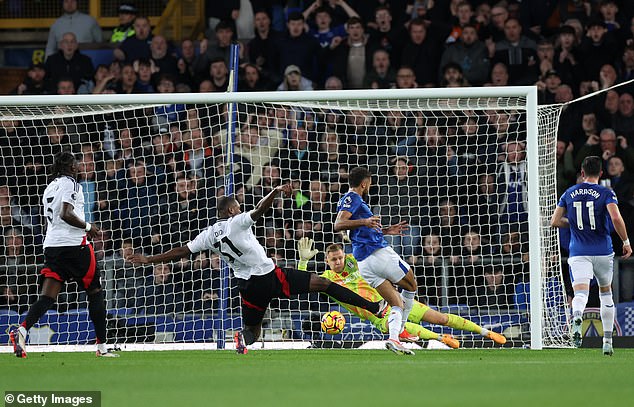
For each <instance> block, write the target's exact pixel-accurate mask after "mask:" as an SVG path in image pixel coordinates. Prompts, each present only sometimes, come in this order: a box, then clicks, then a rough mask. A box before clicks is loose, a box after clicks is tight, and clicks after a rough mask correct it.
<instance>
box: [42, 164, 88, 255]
mask: <svg viewBox="0 0 634 407" xmlns="http://www.w3.org/2000/svg"><path fill="white" fill-rule="evenodd" d="M64 202H67V203H69V204H71V205H72V206H73V212H74V213H75V215H77V217H78V218H79V219H81V220H84V219H85V218H84V192H83V190H82V187H81V185H80V184H79V183H78V182H77V181H75V180H74V179H73V178H71V177H68V176H62V177H59V178H55V179H54V180H53V181H52V182H51V183H50V184H48V186H47V187H46V189H45V190H44V195H43V196H42V205H43V207H44V216H45V217H46V219H47V223H48V224H47V227H46V237H45V238H44V248H47V247H62V246H79V245H81V244H82V243H84V242H85V240H84V239H85V237H86V231H85V230H83V229H81V228H77V227H75V226H71V225H69V224H68V223H66V222H65V221H64V220H63V219H62V218H61V214H62V204H63V203H64Z"/></svg>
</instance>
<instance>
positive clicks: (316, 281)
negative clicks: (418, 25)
mask: <svg viewBox="0 0 634 407" xmlns="http://www.w3.org/2000/svg"><path fill="white" fill-rule="evenodd" d="M309 291H310V292H322V293H325V294H328V295H329V296H331V297H332V298H334V299H335V300H337V301H339V302H343V303H345V304H350V305H354V306H355V307H361V308H363V309H365V310H368V311H370V312H371V313H373V314H374V315H376V316H377V317H379V318H382V317H383V316H385V313H386V310H387V305H388V304H387V303H386V302H385V301H383V300H381V301H378V302H372V301H368V300H366V299H365V298H363V297H361V296H360V295H359V294H357V293H355V292H353V291H350V290H349V289H347V288H346V287H344V286H341V285H339V284H337V283H333V282H332V281H330V280H328V279H325V278H323V277H319V276H317V275H315V274H311V275H310V282H309Z"/></svg>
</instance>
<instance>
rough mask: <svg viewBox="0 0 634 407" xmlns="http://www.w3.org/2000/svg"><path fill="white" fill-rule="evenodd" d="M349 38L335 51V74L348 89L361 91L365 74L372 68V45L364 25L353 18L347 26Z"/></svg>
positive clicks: (356, 18)
mask: <svg viewBox="0 0 634 407" xmlns="http://www.w3.org/2000/svg"><path fill="white" fill-rule="evenodd" d="M346 31H347V33H348V38H347V40H346V41H343V42H342V43H341V44H339V46H337V47H336V48H335V49H334V51H333V60H334V62H333V73H334V75H335V76H337V77H338V78H341V79H342V80H343V81H344V84H345V85H344V86H345V87H346V88H347V89H359V88H361V87H362V85H363V78H364V77H365V73H366V72H367V71H369V70H370V69H371V68H372V54H373V49H372V43H371V42H369V41H368V38H367V37H366V35H365V32H364V28H363V23H362V21H361V20H360V19H359V18H358V17H351V18H350V19H349V20H348V24H347V25H346Z"/></svg>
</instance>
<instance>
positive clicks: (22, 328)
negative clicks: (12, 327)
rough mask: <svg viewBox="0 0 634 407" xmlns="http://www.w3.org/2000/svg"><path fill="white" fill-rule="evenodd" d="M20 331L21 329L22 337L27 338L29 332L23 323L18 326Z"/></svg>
mask: <svg viewBox="0 0 634 407" xmlns="http://www.w3.org/2000/svg"><path fill="white" fill-rule="evenodd" d="M18 331H20V334H22V337H24V338H25V339H26V334H27V332H26V328H25V327H23V326H22V325H20V326H19V327H18Z"/></svg>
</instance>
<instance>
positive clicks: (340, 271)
mask: <svg viewBox="0 0 634 407" xmlns="http://www.w3.org/2000/svg"><path fill="white" fill-rule="evenodd" d="M313 243H314V242H313V240H312V239H309V238H307V237H303V238H301V239H300V240H299V241H298V243H297V249H298V252H299V265H298V269H299V270H304V271H306V268H307V265H308V260H310V259H311V258H313V256H315V255H316V254H317V252H318V251H317V250H314V249H313V248H312V247H313ZM326 263H327V264H328V267H329V268H330V269H329V270H326V271H325V272H324V273H323V274H322V275H321V276H322V277H325V278H327V279H328V280H330V281H333V282H335V283H337V284H339V285H342V286H344V287H346V288H348V289H349V290H351V291H354V292H355V293H357V294H359V295H360V296H361V297H363V298H365V299H367V300H369V301H380V300H381V299H382V298H381V296H380V295H379V293H378V292H377V291H376V290H375V289H374V288H372V287H371V286H370V284H368V283H367V282H366V281H365V280H364V279H363V277H361V274H360V273H359V268H358V266H357V260H356V259H355V258H354V256H353V255H352V254H345V253H344V251H343V248H342V247H341V246H340V245H338V244H331V245H330V246H328V247H327V248H326ZM340 304H341V305H342V306H343V307H345V308H346V309H347V310H348V311H350V312H351V313H353V314H355V315H357V316H358V317H359V318H362V319H365V320H368V321H370V322H371V323H372V325H374V326H375V327H376V328H377V329H378V330H379V331H381V332H383V333H387V332H388V330H387V315H389V310H388V312H387V313H386V314H385V315H386V316H385V317H383V318H379V317H377V316H375V315H373V314H372V313H370V312H368V311H366V310H364V309H362V308H359V307H354V306H352V305H348V304H343V303H340ZM407 320H408V322H406V323H405V329H404V330H403V332H401V335H400V339H401V340H404V341H410V342H412V341H417V340H418V339H419V338H420V339H427V340H429V339H436V340H438V341H440V342H442V343H444V344H445V345H447V346H449V347H451V348H454V349H455V348H458V347H460V342H458V340H457V339H455V338H454V337H452V336H451V335H448V334H444V335H443V334H438V333H435V332H432V331H430V330H429V329H426V328H424V327H423V326H422V325H420V323H421V322H423V321H425V322H429V323H430V324H435V325H444V326H448V327H450V328H454V329H460V330H463V331H469V332H474V333H476V334H480V335H482V336H484V337H485V338H489V339H491V340H493V341H494V342H495V343H497V344H500V345H503V344H505V343H506V338H505V337H504V336H503V335H501V334H498V333H496V332H493V331H489V330H488V329H485V328H482V327H480V326H479V325H477V324H475V323H473V322H471V321H469V320H467V319H464V318H462V317H460V316H458V315H453V314H444V313H442V312H438V311H436V310H433V309H431V308H430V307H429V306H427V305H425V304H423V303H420V302H418V301H415V302H414V307H413V308H412V311H411V312H410V314H409V317H408V318H407Z"/></svg>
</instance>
